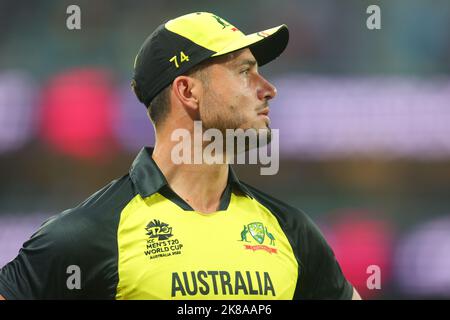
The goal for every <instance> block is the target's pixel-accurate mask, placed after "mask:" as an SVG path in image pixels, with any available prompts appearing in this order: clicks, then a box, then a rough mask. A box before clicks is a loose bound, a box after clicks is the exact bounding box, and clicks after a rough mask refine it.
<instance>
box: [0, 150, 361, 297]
mask: <svg viewBox="0 0 450 320" xmlns="http://www.w3.org/2000/svg"><path fill="white" fill-rule="evenodd" d="M151 152H152V149H151V148H143V149H142V151H141V152H140V153H139V155H138V156H137V158H136V159H135V161H134V163H133V165H132V167H131V169H130V172H129V174H127V175H125V176H124V177H122V178H121V179H118V180H115V181H113V182H111V183H110V184H109V185H107V186H106V187H104V188H103V189H101V190H99V191H98V192H96V193H95V194H93V195H92V196H91V197H90V198H88V199H87V200H85V201H84V202H82V203H81V204H80V205H78V206H77V207H75V208H72V209H69V210H66V211H64V212H62V213H60V214H59V215H57V216H55V217H53V218H51V219H50V220H49V221H47V222H45V223H44V224H43V225H42V226H41V228H40V229H39V230H38V231H37V232H36V233H35V234H34V235H33V236H32V237H31V239H30V240H28V241H27V242H25V244H24V246H23V248H22V249H21V251H20V252H19V255H18V256H17V257H16V258H15V259H14V260H13V261H11V262H10V263H9V264H7V265H6V266H5V267H3V268H2V269H1V270H0V294H1V295H3V296H4V297H5V298H6V299H34V298H37V299H76V298H82V299H240V300H246V299H350V298H351V296H352V292H353V289H352V286H351V285H350V283H349V282H348V281H347V280H346V279H345V277H344V276H343V274H342V271H341V269H340V267H339V265H338V263H337V261H336V259H335V257H334V254H333V252H332V250H331V249H330V247H329V246H328V244H327V243H326V241H325V239H324V237H323V236H322V234H321V233H320V231H319V230H318V229H317V227H316V226H315V225H314V223H312V221H311V220H310V219H309V218H308V217H307V216H306V215H305V214H304V213H303V212H301V211H299V210H297V209H295V208H293V207H291V206H288V205H287V204H285V203H283V202H281V201H279V200H277V199H274V198H272V197H270V196H268V195H266V194H264V193H262V192H261V191H258V190H257V189H255V188H253V187H251V186H249V185H247V184H245V183H243V182H241V181H239V179H238V178H237V177H236V175H235V174H234V172H233V171H232V169H231V168H230V173H229V178H228V184H227V187H226V190H225V192H224V194H223V196H222V199H221V204H220V209H219V210H218V211H216V212H213V213H208V214H203V213H201V212H197V211H194V210H193V209H192V208H191V207H190V206H189V205H188V204H187V203H186V202H185V201H183V199H181V198H180V197H179V196H178V195H177V194H176V193H174V192H173V191H172V190H171V189H170V187H169V185H168V184H167V181H166V179H165V178H164V176H163V174H162V173H161V171H160V170H159V168H158V167H157V165H156V163H155V162H154V161H153V160H152V158H151ZM74 266H75V267H74ZM75 271H76V272H78V273H76V272H75ZM76 276H78V277H79V278H78V279H77V278H75V277H76ZM77 281H78V282H77Z"/></svg>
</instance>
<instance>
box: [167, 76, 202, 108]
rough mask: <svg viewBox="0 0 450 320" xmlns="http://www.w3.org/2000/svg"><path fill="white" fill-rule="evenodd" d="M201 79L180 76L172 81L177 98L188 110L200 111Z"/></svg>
mask: <svg viewBox="0 0 450 320" xmlns="http://www.w3.org/2000/svg"><path fill="white" fill-rule="evenodd" d="M199 89H200V81H199V80H197V79H195V78H192V77H188V76H179V77H176V78H175V80H173V82H172V91H173V93H174V95H175V98H176V99H177V100H178V101H179V102H180V103H181V104H182V105H183V106H184V107H186V108H188V110H187V111H188V112H189V113H191V112H193V111H198V105H199V94H200V92H201V91H200V90H199Z"/></svg>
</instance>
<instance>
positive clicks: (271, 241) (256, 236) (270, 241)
mask: <svg viewBox="0 0 450 320" xmlns="http://www.w3.org/2000/svg"><path fill="white" fill-rule="evenodd" d="M248 234H250V235H251V236H252V238H253V240H254V241H256V243H258V244H257V245H250V244H244V248H245V249H248V250H252V251H256V250H264V251H267V252H269V253H270V254H272V253H277V249H276V248H273V247H275V240H276V239H275V237H274V236H273V234H272V233H270V232H269V231H268V230H267V227H266V226H264V224H263V223H261V222H252V223H249V224H247V225H244V228H243V230H242V231H241V240H239V241H243V242H248V243H251V242H252V239H250V240H248ZM264 243H266V244H264Z"/></svg>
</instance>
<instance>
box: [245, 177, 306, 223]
mask: <svg viewBox="0 0 450 320" xmlns="http://www.w3.org/2000/svg"><path fill="white" fill-rule="evenodd" d="M240 183H241V184H243V185H244V186H245V188H247V189H248V191H250V195H251V196H252V197H253V198H255V200H256V201H258V202H259V203H260V204H261V205H262V206H264V207H266V208H267V209H268V210H269V211H270V212H272V214H274V215H275V216H276V217H277V218H278V220H279V221H280V222H282V223H285V224H288V225H291V226H292V225H296V226H299V225H298V224H302V225H303V224H305V223H310V218H309V217H308V215H307V214H306V213H305V212H304V211H302V210H300V209H298V208H296V207H294V206H292V205H290V204H288V203H286V202H285V201H283V200H280V199H278V198H276V197H274V196H272V195H269V194H268V193H266V192H264V191H261V190H260V189H258V188H256V187H254V186H252V185H250V184H248V183H245V182H242V181H241V182H240Z"/></svg>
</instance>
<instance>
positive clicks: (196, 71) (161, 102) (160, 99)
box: [131, 59, 213, 127]
mask: <svg viewBox="0 0 450 320" xmlns="http://www.w3.org/2000/svg"><path fill="white" fill-rule="evenodd" d="M210 60H213V59H208V60H205V61H203V62H201V63H200V64H198V65H196V66H194V67H192V69H190V70H189V71H188V72H186V73H185V74H184V75H185V76H194V75H195V76H197V77H198V79H200V80H201V81H202V82H203V83H206V77H205V75H204V73H203V72H201V71H202V70H203V69H204V68H205V67H206V66H208V65H209V64H210ZM131 87H132V88H133V91H134V93H135V94H136V96H137V98H138V99H139V101H141V102H142V101H143V98H142V96H143V95H142V91H141V88H140V87H139V86H138V85H137V83H136V81H135V80H133V81H132V82H131ZM171 87H172V84H169V85H168V86H167V87H165V88H164V89H163V90H161V92H159V93H158V94H157V95H156V96H155V97H154V98H153V100H152V101H151V102H150V104H149V105H148V106H146V107H147V114H148V116H149V117H150V120H151V121H152V122H153V124H154V126H155V127H156V126H158V125H159V124H160V123H162V122H163V121H164V120H165V118H166V117H167V115H168V114H169V111H170V89H171Z"/></svg>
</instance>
